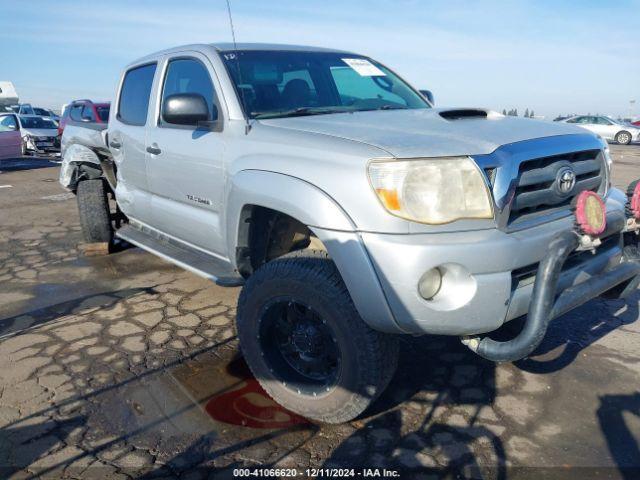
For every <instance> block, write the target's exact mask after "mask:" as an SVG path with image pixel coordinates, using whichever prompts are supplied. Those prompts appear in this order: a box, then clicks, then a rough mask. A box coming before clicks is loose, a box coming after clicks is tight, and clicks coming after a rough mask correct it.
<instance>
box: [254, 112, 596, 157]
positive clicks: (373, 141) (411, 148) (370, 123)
mask: <svg viewBox="0 0 640 480" xmlns="http://www.w3.org/2000/svg"><path fill="white" fill-rule="evenodd" d="M260 122H261V123H264V124H266V125H270V126H273V127H279V128H287V129H293V130H298V131H304V132H309V133H316V134H322V135H331V136H333V137H339V138H344V139H348V140H353V141H356V142H361V143H366V144H369V145H372V146H375V147H378V148H381V149H383V150H385V151H386V152H387V153H389V154H391V155H392V156H394V157H398V158H414V157H434V156H452V155H484V154H489V153H491V152H493V151H494V150H495V149H497V148H498V147H500V146H502V145H506V144H509V143H515V142H520V141H524V140H531V139H535V138H541V137H552V136H557V135H570V134H586V135H593V134H590V133H588V132H585V130H584V129H581V128H579V127H576V126H573V125H568V124H560V123H557V122H553V123H552V122H546V121H539V120H532V119H525V118H518V117H509V116H507V117H505V116H504V115H501V114H499V113H497V112H492V111H489V110H482V109H469V108H464V109H452V108H439V109H412V110H384V111H382V110H378V111H367V112H354V113H338V114H328V115H315V116H305V117H289V118H278V119H268V120H260Z"/></svg>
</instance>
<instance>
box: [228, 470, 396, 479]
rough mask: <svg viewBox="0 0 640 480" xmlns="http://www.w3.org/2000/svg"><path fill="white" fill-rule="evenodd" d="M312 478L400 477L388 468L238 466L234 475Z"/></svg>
mask: <svg viewBox="0 0 640 480" xmlns="http://www.w3.org/2000/svg"><path fill="white" fill-rule="evenodd" d="M298 475H300V476H305V477H310V478H349V477H351V478H355V477H361V478H399V477H400V473H399V472H398V471H397V470H390V469H386V468H361V469H355V468H307V469H304V470H302V471H298V470H297V469H295V468H236V469H234V470H233V476H234V478H236V477H260V478H263V477H280V478H282V477H285V478H286V477H297V476H298Z"/></svg>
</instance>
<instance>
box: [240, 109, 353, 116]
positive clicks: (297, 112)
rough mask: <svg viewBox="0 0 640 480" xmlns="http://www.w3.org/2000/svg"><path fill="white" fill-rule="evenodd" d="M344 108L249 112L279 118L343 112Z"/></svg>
mask: <svg viewBox="0 0 640 480" xmlns="http://www.w3.org/2000/svg"><path fill="white" fill-rule="evenodd" d="M344 112H345V110H344V109H341V108H335V107H330V108H327V107H298V108H293V109H291V110H278V111H271V112H269V111H267V112H251V115H252V116H253V118H257V119H260V118H280V117H302V116H305V115H325V114H328V113H344Z"/></svg>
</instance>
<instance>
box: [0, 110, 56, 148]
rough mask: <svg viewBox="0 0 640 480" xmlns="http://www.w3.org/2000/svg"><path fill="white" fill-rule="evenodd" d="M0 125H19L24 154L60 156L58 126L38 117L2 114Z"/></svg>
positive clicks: (45, 118) (0, 115)
mask: <svg viewBox="0 0 640 480" xmlns="http://www.w3.org/2000/svg"><path fill="white" fill-rule="evenodd" d="M0 123H2V124H5V123H7V124H9V123H11V124H14V125H17V129H18V130H19V131H20V134H21V136H22V154H23V155H26V154H34V155H35V154H46V155H54V156H58V155H60V138H59V136H58V125H57V124H56V123H55V122H54V121H53V120H51V119H50V118H47V117H40V116H37V115H17V114H12V113H2V114H0Z"/></svg>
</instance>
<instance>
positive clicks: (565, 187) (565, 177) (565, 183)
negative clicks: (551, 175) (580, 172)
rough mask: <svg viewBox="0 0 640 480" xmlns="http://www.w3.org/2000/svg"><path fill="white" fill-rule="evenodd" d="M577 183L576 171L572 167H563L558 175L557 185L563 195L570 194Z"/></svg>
mask: <svg viewBox="0 0 640 480" xmlns="http://www.w3.org/2000/svg"><path fill="white" fill-rule="evenodd" d="M575 185H576V172H574V171H573V168H571V167H562V168H561V169H560V170H558V173H557V175H556V186H557V187H558V191H559V192H560V193H561V194H563V195H568V194H569V193H570V192H571V191H572V190H573V187H575Z"/></svg>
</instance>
